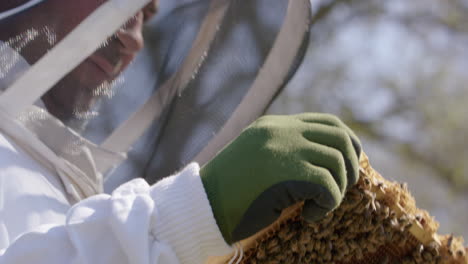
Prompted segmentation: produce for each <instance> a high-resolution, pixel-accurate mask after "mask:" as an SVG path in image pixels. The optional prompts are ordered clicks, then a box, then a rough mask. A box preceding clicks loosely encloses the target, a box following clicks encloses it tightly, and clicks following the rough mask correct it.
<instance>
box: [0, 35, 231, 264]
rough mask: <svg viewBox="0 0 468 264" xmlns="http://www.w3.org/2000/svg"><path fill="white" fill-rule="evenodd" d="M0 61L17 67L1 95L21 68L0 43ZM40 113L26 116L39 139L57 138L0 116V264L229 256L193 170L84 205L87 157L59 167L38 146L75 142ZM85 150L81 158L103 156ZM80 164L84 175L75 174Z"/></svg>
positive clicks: (131, 185)
mask: <svg viewBox="0 0 468 264" xmlns="http://www.w3.org/2000/svg"><path fill="white" fill-rule="evenodd" d="M0 59H2V60H3V61H5V60H7V61H8V60H12V59H14V61H15V63H14V65H13V66H14V67H10V66H12V65H8V63H7V64H4V65H6V66H7V69H5V68H3V69H1V70H2V73H4V72H5V71H6V72H7V73H8V75H7V76H8V78H0V79H1V80H2V82H0V89H3V88H6V87H8V86H9V85H10V84H12V83H13V82H14V81H15V79H16V77H18V76H21V74H22V72H23V71H25V70H27V67H28V65H27V63H26V61H25V60H23V59H22V58H21V57H20V56H19V54H17V53H15V51H14V50H12V49H10V48H9V47H8V46H7V45H6V44H4V43H0ZM42 111H43V110H42ZM42 111H41V109H38V108H37V107H34V106H32V108H31V112H29V113H34V114H36V115H41V114H43V115H44V116H45V117H44V119H43V122H44V124H45V125H44V126H47V131H48V132H51V131H52V132H53V131H54V130H55V131H58V132H60V133H61V136H58V137H55V135H49V136H48V135H47V133H45V134H44V133H42V132H41V127H40V126H38V127H35V126H37V124H33V123H34V121H31V122H28V120H26V119H27V117H28V116H26V118H25V119H24V120H23V119H22V118H21V117H20V118H18V119H16V118H12V117H10V116H8V115H7V114H5V113H3V112H1V113H0V119H1V120H2V124H1V126H0V127H1V129H0V263H2V264H3V263H8V264H10V263H15V264H23V263H24V264H26V263H44V264H45V263H47V264H63V263H171V264H172V263H203V262H204V261H205V260H206V258H207V257H208V256H214V255H226V254H229V253H230V252H231V251H232V250H231V248H230V247H229V246H228V245H227V244H226V243H225V242H224V239H223V238H222V235H221V233H220V231H219V229H218V227H217V225H216V221H215V219H214V217H213V214H212V211H211V207H210V205H209V201H208V199H207V196H206V194H205V191H204V188H203V185H202V182H201V180H200V175H199V166H198V164H196V163H192V164H190V165H189V166H187V167H186V168H185V169H183V170H182V171H181V172H179V173H177V174H176V175H174V176H171V177H168V178H166V179H164V180H162V181H160V182H158V183H157V184H155V185H153V186H149V185H148V184H147V183H146V182H145V181H144V180H142V179H136V180H133V181H131V182H128V183H126V184H124V185H122V186H121V187H119V188H118V189H117V190H115V191H114V192H113V193H112V194H111V195H107V194H97V195H90V194H96V193H100V192H102V179H100V177H98V176H96V177H94V178H93V172H92V171H95V168H94V164H93V163H92V162H90V164H91V165H90V168H86V166H87V165H89V164H87V163H86V161H87V160H86V157H85V159H84V160H85V162H84V163H83V159H82V160H80V157H78V158H77V159H76V160H77V161H76V162H75V163H73V164H71V163H68V162H65V161H64V160H62V159H61V157H60V155H58V154H57V155H56V153H54V152H51V151H50V149H52V150H53V147H50V146H48V147H44V145H43V143H42V142H41V141H38V140H37V139H36V136H37V137H38V138H40V139H41V140H43V141H47V138H46V137H49V140H50V141H58V142H59V141H60V139H59V138H60V137H64V138H67V137H68V138H75V137H77V135H75V134H73V133H72V131H68V129H67V128H66V127H64V126H63V125H62V124H61V123H60V122H59V121H58V120H53V118H51V119H49V118H50V117H49V116H48V114H47V113H46V112H45V111H44V112H42ZM35 129H36V130H35ZM30 130H35V131H34V132H35V134H34V136H31V131H30ZM41 133H42V134H41ZM67 133H69V134H67ZM41 137H42V138H41ZM56 144H59V145H60V143H56ZM86 144H87V143H85V144H84V147H83V148H82V150H84V151H83V152H84V153H85V154H86V153H87V152H92V153H93V154H95V153H96V151H97V152H99V151H101V150H99V149H97V148H96V149H94V147H93V146H92V145H89V146H88V145H86ZM49 148H50V149H49ZM103 152H105V151H103ZM103 155H107V154H105V153H104V154H103ZM85 156H86V155H85ZM98 156H99V155H98ZM42 160H45V161H44V162H40V161H42ZM80 164H82V165H83V167H84V168H80V169H76V168H77V167H74V166H75V165H76V166H79V165H80ZM87 169H88V170H90V171H91V172H90V173H85V174H82V171H83V172H87V171H86V170H87ZM80 173H81V174H80ZM89 175H91V176H89ZM96 175H99V174H96ZM74 177H75V178H74ZM80 177H81V178H80ZM77 178H80V179H77ZM73 181H77V182H78V183H75V182H73ZM80 181H81V182H80ZM87 182H91V183H90V184H87ZM76 186H79V187H76ZM95 186H101V188H98V189H95V188H94V189H93V187H95ZM89 196H90V197H89ZM84 197H89V198H87V199H84V200H81V199H82V198H84ZM80 200H81V201H80Z"/></svg>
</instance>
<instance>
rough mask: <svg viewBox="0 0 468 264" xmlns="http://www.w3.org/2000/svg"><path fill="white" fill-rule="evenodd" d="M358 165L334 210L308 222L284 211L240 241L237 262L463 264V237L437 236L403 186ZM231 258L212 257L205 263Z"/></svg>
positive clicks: (295, 210)
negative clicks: (356, 178) (354, 179)
mask: <svg viewBox="0 0 468 264" xmlns="http://www.w3.org/2000/svg"><path fill="white" fill-rule="evenodd" d="M360 165H361V168H360V179H359V182H358V184H356V185H355V186H354V187H352V188H351V189H349V190H348V192H347V193H346V195H345V198H344V200H343V202H342V204H341V205H340V207H338V208H337V209H335V210H334V211H333V212H330V213H329V214H327V215H326V216H325V217H324V218H323V219H322V220H321V221H319V222H316V223H312V224H311V223H307V222H305V221H304V220H303V219H302V217H301V207H302V204H297V205H295V206H293V207H291V208H288V209H287V210H285V211H284V212H283V214H282V216H281V217H280V218H279V219H278V221H276V222H275V223H274V224H272V225H271V226H269V227H268V228H266V229H264V230H262V231H260V232H259V233H257V234H256V235H254V236H253V237H250V238H248V239H246V240H244V241H241V246H242V248H243V251H244V254H243V257H242V259H238V260H237V262H239V263H243V264H280V263H288V264H289V263H291V264H293V263H330V264H331V263H333V264H348V263H353V264H354V263H356V264H359V263H363V264H364V263H365V264H394V263H403V264H416V263H429V264H431V263H434V264H435V263H437V264H439V263H444V264H468V256H467V249H466V248H464V244H463V243H464V241H463V239H462V238H461V237H455V236H453V235H445V236H441V235H438V234H437V233H436V232H437V229H438V227H439V224H438V223H437V222H436V221H435V220H434V219H433V218H432V217H431V216H430V215H429V213H428V212H426V211H424V210H421V209H418V208H417V207H416V203H415V200H414V198H413V197H412V196H411V194H410V192H409V190H408V186H407V185H406V184H405V183H396V182H390V181H387V180H385V179H384V178H383V177H382V176H381V175H380V174H379V173H377V172H376V171H375V170H373V169H372V167H371V166H370V164H369V161H368V158H367V156H366V155H365V154H363V155H362V157H361V164H360ZM232 259H233V256H225V257H220V258H212V259H210V260H209V261H208V262H207V263H208V264H221V263H228V262H229V261H230V260H232ZM237 262H236V261H234V262H233V263H237Z"/></svg>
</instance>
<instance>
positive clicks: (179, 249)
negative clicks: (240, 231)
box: [0, 163, 231, 264]
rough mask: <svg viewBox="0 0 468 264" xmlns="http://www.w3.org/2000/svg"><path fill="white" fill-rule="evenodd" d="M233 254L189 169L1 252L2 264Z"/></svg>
mask: <svg viewBox="0 0 468 264" xmlns="http://www.w3.org/2000/svg"><path fill="white" fill-rule="evenodd" d="M230 252H231V247H229V246H228V245H227V244H226V243H225V242H224V240H223V238H222V236H221V233H220V231H219V229H218V227H217V225H216V221H215V219H214V217H213V214H212V211H211V207H210V205H209V201H208V199H207V196H206V194H205V191H204V188H203V184H202V182H201V179H200V176H199V166H198V165H197V164H195V163H193V164H190V165H189V166H188V167H186V168H185V169H184V170H183V171H181V172H180V173H178V174H177V175H175V176H172V177H169V178H166V179H164V180H162V181H160V182H158V183H157V184H155V185H153V186H149V185H148V184H147V183H146V182H145V181H144V180H142V179H136V180H133V181H131V182H129V183H126V184H124V185H122V186H121V187H119V188H118V189H117V190H116V191H114V192H113V193H112V195H107V194H102V195H97V196H94V197H91V198H88V199H86V200H84V201H82V202H80V203H78V204H76V205H75V206H73V207H72V208H71V209H70V210H69V211H68V213H67V218H66V223H65V224H64V225H57V226H41V227H40V228H38V229H37V230H35V231H34V232H28V233H25V234H23V235H21V236H20V237H19V238H18V239H17V240H16V241H14V242H13V243H12V244H11V245H10V246H9V247H8V248H6V249H2V250H0V263H1V264H3V263H8V264H11V263H15V264H26V263H28V264H29V263H36V264H63V263H72V264H75V263H103V264H105V263H113V264H114V263H142V264H146V263H148V264H149V263H152V264H155V263H158V264H166V263H167V264H175V263H182V264H185V263H190V264H196V263H203V262H204V261H205V260H206V258H207V257H208V256H215V255H227V254H229V253H230Z"/></svg>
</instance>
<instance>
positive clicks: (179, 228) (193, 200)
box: [150, 163, 233, 264]
mask: <svg viewBox="0 0 468 264" xmlns="http://www.w3.org/2000/svg"><path fill="white" fill-rule="evenodd" d="M199 171H200V167H199V165H198V164H196V163H192V164H190V165H189V166H187V167H186V168H185V169H184V170H182V171H181V172H180V173H178V174H176V175H174V176H171V177H168V178H165V179H163V180H161V181H159V182H158V183H157V184H155V185H153V186H152V187H151V190H150V195H151V197H152V198H153V200H154V201H155V206H156V209H155V214H156V215H155V220H154V229H153V230H154V234H155V236H156V239H157V240H160V241H162V242H166V243H167V244H169V245H170V246H171V247H172V249H173V250H174V252H175V253H176V255H177V257H178V259H179V261H180V263H182V264H185V263H191V264H193V263H204V262H205V261H206V259H207V258H208V257H209V256H223V255H227V254H229V253H231V252H232V251H233V249H232V248H231V247H230V246H229V245H228V244H226V242H225V241H224V239H223V236H222V234H221V231H220V230H219V228H218V225H217V224H216V220H215V218H214V215H213V212H212V210H211V207H210V203H209V201H208V198H207V196H206V193H205V189H204V187H203V184H202V181H201V178H200V174H199Z"/></svg>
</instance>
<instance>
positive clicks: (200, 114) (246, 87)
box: [96, 0, 310, 190]
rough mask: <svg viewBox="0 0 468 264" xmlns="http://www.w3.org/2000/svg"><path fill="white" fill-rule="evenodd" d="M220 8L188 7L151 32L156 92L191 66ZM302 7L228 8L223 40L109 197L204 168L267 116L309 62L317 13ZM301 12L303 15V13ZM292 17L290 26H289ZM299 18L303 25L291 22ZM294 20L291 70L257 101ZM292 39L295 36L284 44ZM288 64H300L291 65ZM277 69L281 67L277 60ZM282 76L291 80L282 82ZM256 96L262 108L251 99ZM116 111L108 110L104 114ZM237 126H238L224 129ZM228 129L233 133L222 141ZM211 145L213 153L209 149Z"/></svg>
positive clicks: (263, 3) (112, 182) (247, 4)
mask: <svg viewBox="0 0 468 264" xmlns="http://www.w3.org/2000/svg"><path fill="white" fill-rule="evenodd" d="M213 2H216V1H195V2H190V3H188V4H184V5H182V6H180V7H178V8H175V9H173V10H171V11H170V12H167V13H166V14H165V15H164V16H161V17H158V18H156V19H155V21H153V23H151V24H150V25H149V26H148V28H147V29H146V31H145V33H146V40H147V43H146V47H147V49H146V51H145V52H147V53H146V54H147V56H149V57H152V63H153V65H152V67H154V69H155V71H156V72H157V74H156V76H154V77H153V78H152V82H153V83H154V86H152V87H154V88H153V89H154V90H156V91H158V89H161V86H162V85H163V84H164V83H165V82H167V80H168V79H170V77H171V76H173V75H174V74H175V72H177V70H178V69H180V67H181V65H182V64H183V62H184V58H186V57H187V56H188V54H189V53H190V52H191V50H190V49H191V47H193V46H192V43H194V42H196V39H197V37H199V35H200V34H202V33H200V31H203V29H201V27H203V25H202V24H203V23H204V21H205V20H206V17H207V15H208V14H209V13H210V12H213V6H211V7H210V4H211V5H212V4H213ZM220 2H222V1H220ZM296 2H297V3H299V2H301V3H299V5H297V3H296V4H292V3H293V1H284V0H255V1H224V3H223V4H224V5H225V8H226V10H225V11H224V15H223V16H222V19H221V20H220V22H219V25H216V27H215V28H216V34H215V37H214V39H213V41H212V43H211V44H210V46H209V49H208V50H206V51H203V53H204V54H202V55H201V56H202V57H203V58H202V60H201V62H200V65H198V66H197V67H196V70H195V71H194V72H192V74H191V76H190V80H189V82H187V83H186V85H183V86H182V87H178V91H177V94H176V95H175V96H174V97H173V99H172V100H171V102H170V103H169V104H168V107H166V108H165V110H164V113H163V115H162V116H161V118H160V119H159V120H158V121H157V122H156V123H155V124H154V125H153V126H152V128H151V129H149V131H148V132H147V133H146V134H145V135H144V136H143V137H142V138H141V139H140V140H139V142H138V143H137V144H136V145H135V146H134V149H133V150H132V151H131V152H130V153H129V159H128V161H127V162H125V163H124V164H123V165H122V166H121V167H120V168H118V169H117V170H116V171H114V173H113V175H111V177H110V178H109V180H108V190H111V189H113V188H114V187H116V186H117V185H119V184H121V183H122V182H124V181H125V180H129V179H131V178H132V177H145V178H146V179H147V180H148V181H149V182H150V183H154V182H155V181H157V180H158V179H161V178H163V177H165V176H168V175H170V174H172V173H174V172H175V171H177V170H179V169H181V168H182V167H183V166H185V165H186V164H187V163H189V162H191V161H193V160H194V159H196V160H197V161H199V162H200V163H201V164H203V163H204V162H206V161H208V160H209V159H210V158H211V157H212V156H213V154H214V153H216V152H217V151H219V150H220V149H221V148H222V146H224V144H226V143H227V142H228V141H230V140H231V139H232V138H233V137H235V136H236V135H237V134H238V133H240V131H241V130H242V129H243V128H244V127H245V126H246V125H248V124H249V123H250V122H251V121H253V120H254V119H256V118H257V117H258V116H259V115H260V114H261V113H263V111H264V110H265V109H266V108H267V106H268V105H269V103H270V102H271V101H272V100H273V98H274V95H276V94H277V92H279V90H280V89H281V87H282V86H283V85H284V83H285V82H286V80H287V78H288V77H289V76H290V75H291V74H292V73H294V71H295V68H296V66H297V65H298V64H299V63H300V61H301V59H302V55H303V48H304V47H305V43H306V42H307V36H308V34H307V30H308V19H309V16H310V9H309V5H308V4H309V3H308V0H306V1H296ZM300 8H302V9H303V12H299V13H298V10H299V9H300ZM288 13H289V19H286V16H287V14H288ZM294 13H295V14H296V16H299V19H297V18H296V19H292V14H294ZM301 16H302V17H301ZM287 20H289V24H291V25H290V27H292V28H296V32H289V31H290V30H288V32H285V33H283V37H282V38H283V40H288V41H287V42H291V43H293V44H291V43H286V47H283V48H285V49H287V50H289V51H290V54H283V56H284V64H285V69H276V68H275V67H274V66H273V68H274V69H273V70H272V72H270V73H271V74H275V75H277V76H278V78H277V80H276V81H274V82H272V83H269V84H266V85H263V86H267V87H264V88H263V89H260V90H259V91H257V92H253V93H252V90H253V88H254V87H257V89H258V86H262V84H261V83H262V81H261V80H258V79H261V78H259V75H260V72H261V71H271V69H268V68H266V61H267V58H269V56H270V57H275V56H276V57H277V56H278V55H279V54H280V53H281V52H280V51H277V52H276V54H275V56H272V55H271V54H272V50H273V46H275V45H276V46H278V41H279V32H280V31H281V30H282V29H283V27H284V26H285V24H286V22H287ZM291 20H292V21H291ZM298 21H301V22H298ZM283 31H285V29H283ZM288 33H289V34H290V35H289V36H285V34H288ZM294 39H295V41H294ZM294 42H296V43H298V44H294ZM294 45H296V46H294ZM275 49H278V47H276V48H275ZM192 52H193V50H192ZM147 56H145V57H144V58H143V57H140V58H139V59H140V61H138V60H137V62H136V63H135V64H134V65H133V67H134V69H137V68H140V67H142V66H141V65H143V64H148V62H146V63H145V62H143V60H147V58H148V57H147ZM288 56H289V57H292V58H293V61H291V62H288V59H289V58H288ZM280 57H281V56H280ZM270 61H271V63H273V64H274V63H278V61H274V60H272V58H270ZM288 63H289V65H288ZM286 65H288V66H286ZM270 67H271V66H270ZM282 74H284V76H282V77H281V75H282ZM127 75H128V77H127V78H135V79H146V78H144V77H142V76H143V74H142V73H141V72H139V71H136V70H135V71H132V69H130V70H129V71H128V72H127ZM266 75H268V74H267V73H263V76H266ZM262 78H263V77H262ZM139 88H140V89H142V88H141V87H139ZM147 89H148V87H147ZM125 90H127V91H129V90H130V89H125ZM252 96H254V97H257V98H261V100H256V99H252V98H250V99H249V97H252ZM115 99H116V100H117V99H118V98H115ZM122 99H123V97H122ZM247 99H249V100H247ZM245 101H249V103H248V104H247V106H248V105H255V109H252V110H245V111H244V112H243V113H239V111H238V110H239V109H238V108H239V107H240V105H241V102H244V105H246V104H245ZM116 105H118V104H113V103H112V102H109V103H108V104H106V105H105V106H104V107H110V108H112V107H115V106H116ZM242 108H243V109H244V108H246V107H245V106H242ZM247 108H248V107H247ZM236 110H237V111H236ZM234 113H236V115H234ZM230 120H231V123H232V122H236V123H237V124H236V125H234V126H233V125H232V124H231V125H230V126H231V127H230V128H224V127H225V126H226V124H227V123H228V121H230ZM97 124H98V123H96V125H97ZM223 128H224V130H225V131H226V130H227V133H225V132H223V133H220V132H221V131H222V129H223ZM216 138H217V140H215V139H216ZM220 138H222V139H220ZM212 141H217V142H212ZM209 143H211V146H210V147H208V148H207V146H208V145H209Z"/></svg>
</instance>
